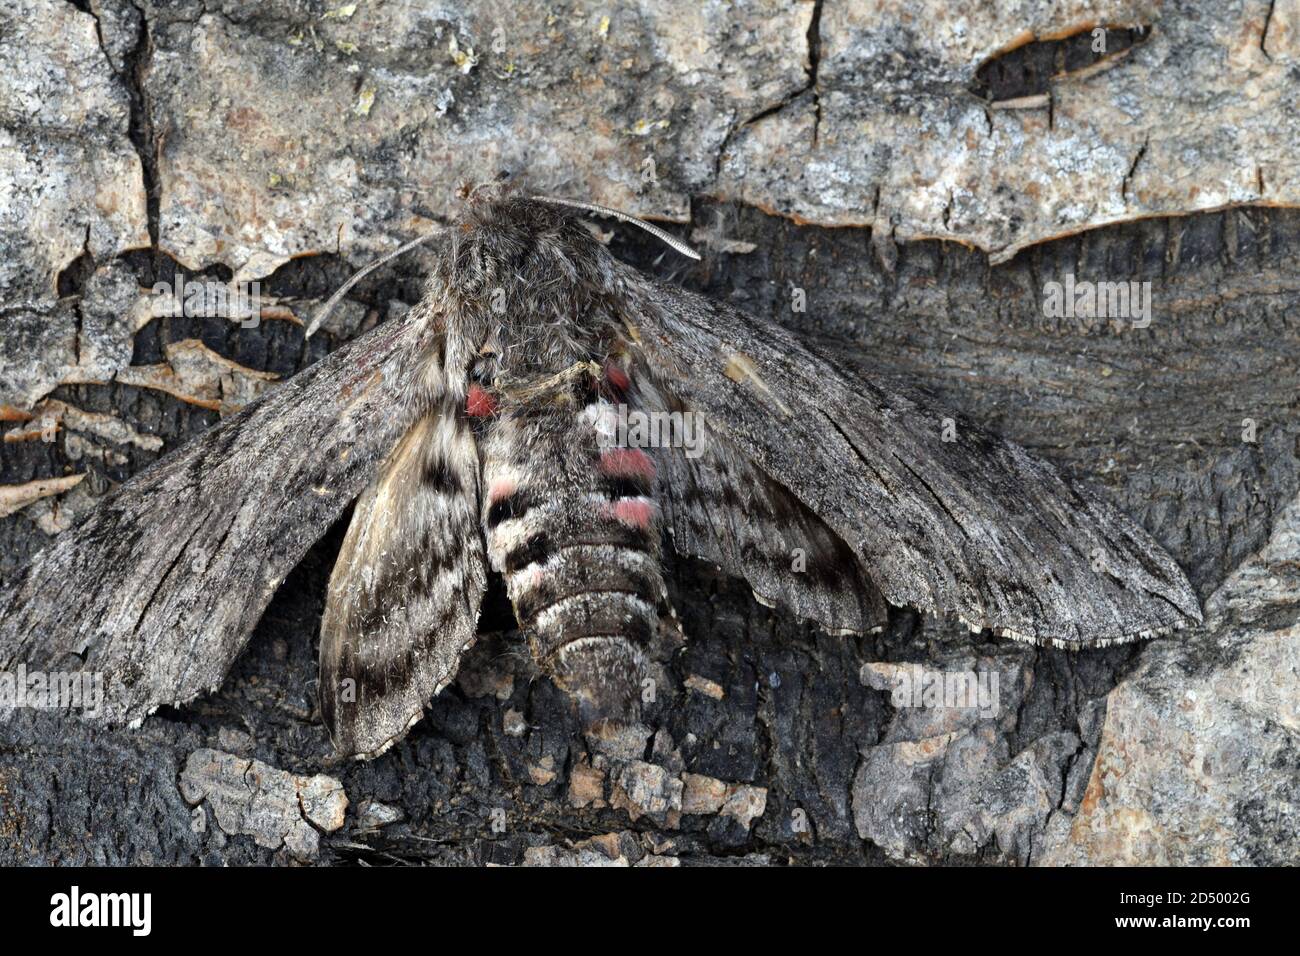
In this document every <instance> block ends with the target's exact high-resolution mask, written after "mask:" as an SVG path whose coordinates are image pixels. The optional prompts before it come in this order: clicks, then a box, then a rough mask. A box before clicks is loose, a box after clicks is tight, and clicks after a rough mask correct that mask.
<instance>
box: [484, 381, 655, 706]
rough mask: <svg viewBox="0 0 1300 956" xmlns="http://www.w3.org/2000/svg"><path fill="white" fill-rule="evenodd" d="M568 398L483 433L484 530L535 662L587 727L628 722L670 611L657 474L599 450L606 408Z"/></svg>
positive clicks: (539, 401) (558, 393) (551, 395)
mask: <svg viewBox="0 0 1300 956" xmlns="http://www.w3.org/2000/svg"><path fill="white" fill-rule="evenodd" d="M582 401H584V399H581V398H576V397H574V394H573V393H572V392H571V391H569V390H567V389H557V390H555V391H551V392H548V393H546V394H544V395H540V396H536V397H534V398H533V399H532V400H530V401H529V402H528V403H527V404H524V405H518V406H515V407H513V408H507V409H503V410H502V411H501V412H500V413H499V414H497V415H496V416H495V417H493V418H492V420H491V421H490V423H488V424H487V425H486V427H485V428H484V430H483V432H484V433H483V436H482V439H481V441H480V445H479V448H480V454H481V457H482V462H483V480H484V481H483V487H484V494H483V528H484V532H485V535H486V538H487V546H488V556H489V559H490V561H491V563H492V566H493V567H494V568H495V569H496V570H497V571H498V572H499V573H500V574H501V575H502V576H503V577H504V578H505V582H506V590H507V593H508V594H509V596H510V600H511V602H512V603H513V604H514V608H515V614H516V617H517V618H518V620H519V624H520V626H521V627H522V628H523V629H524V631H525V633H526V634H527V636H528V642H529V648H530V650H531V651H532V654H533V657H534V659H535V660H536V661H537V663H538V664H539V665H540V666H541V668H542V669H543V671H544V672H545V673H547V674H548V675H549V676H550V677H551V678H552V679H553V680H554V681H555V682H556V683H557V684H558V685H559V686H560V687H561V688H562V689H564V690H565V691H566V692H568V693H569V694H570V695H572V696H573V697H574V698H575V699H576V700H577V702H578V704H579V707H580V710H581V711H582V712H583V714H584V716H585V717H587V718H588V719H597V718H600V717H616V718H630V717H632V716H634V715H635V713H636V708H637V704H638V701H639V694H640V687H641V680H642V675H643V673H644V668H645V656H644V653H643V650H642V649H643V648H644V647H645V646H646V645H647V644H648V642H649V641H650V639H651V637H652V636H653V634H654V630H655V628H656V627H657V626H658V622H659V617H660V612H661V610H663V609H666V607H667V597H666V594H665V591H664V584H663V577H662V575H661V572H660V562H659V556H660V552H659V512H658V508H657V506H656V504H655V466H654V463H653V460H652V459H651V458H650V457H649V456H648V455H647V454H646V453H645V452H644V451H641V450H640V449H634V448H617V447H609V448H606V447H602V443H601V442H599V441H598V438H597V431H596V428H595V424H596V421H597V418H598V417H600V416H602V415H603V416H608V415H610V414H611V413H612V406H611V405H610V404H609V403H608V402H606V401H604V400H601V399H595V398H593V399H590V401H591V404H589V405H587V406H586V407H583V405H582Z"/></svg>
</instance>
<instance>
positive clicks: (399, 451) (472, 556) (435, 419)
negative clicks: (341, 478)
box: [320, 410, 487, 758]
mask: <svg viewBox="0 0 1300 956" xmlns="http://www.w3.org/2000/svg"><path fill="white" fill-rule="evenodd" d="M486 581H487V569H486V559H485V556H484V544H483V537H482V532H481V531H480V528H479V461H478V452H477V450H476V448H475V443H474V436H473V433H472V432H471V431H470V429H469V427H468V426H467V425H466V424H465V423H464V421H463V420H460V419H459V418H458V417H457V416H456V415H455V413H454V411H452V410H448V413H446V414H443V415H435V414H431V415H427V416H424V417H422V418H421V419H420V420H419V421H417V422H416V423H415V425H414V426H412V428H411V430H410V431H409V432H407V434H406V435H405V436H404V437H403V438H402V440H401V441H400V442H399V443H398V445H397V447H396V448H395V449H393V452H392V454H391V455H390V456H389V458H388V460H387V461H386V462H385V463H384V467H383V469H382V472H381V473H380V475H379V476H378V477H377V478H376V479H375V480H374V481H373V482H371V484H370V486H369V487H368V488H367V489H366V490H365V492H364V493H363V494H362V495H361V497H360V499H358V501H357V505H356V508H355V509H354V510H353V512H352V523H351V524H350V525H349V526H348V533H347V537H346V538H345V539H344V542H343V547H342V549H341V550H340V551H339V556H338V560H337V561H336V562H335V564H334V573H333V575H332V576H331V578H330V586H329V596H328V598H327V600H326V605H325V617H324V619H323V620H322V621H321V644H320V707H321V715H322V716H323V717H324V719H325V725H326V726H327V727H328V728H329V730H330V736H331V737H332V738H333V739H334V746H335V748H336V749H337V750H338V751H339V752H340V753H342V754H354V755H357V756H360V757H366V758H370V757H374V756H377V755H378V754H380V753H382V752H383V751H384V750H386V749H387V748H388V747H389V746H391V745H392V744H393V743H395V742H396V741H397V740H398V739H400V738H401V737H402V736H403V735H404V734H405V733H406V731H407V730H408V729H409V728H410V727H411V725H412V724H414V723H415V722H416V721H417V720H419V719H420V716H421V714H422V713H423V712H424V705H425V704H426V703H427V702H428V700H429V698H430V697H432V696H433V695H434V694H436V693H437V692H438V691H439V690H441V689H442V688H443V687H444V686H445V685H446V684H447V682H448V681H450V680H451V679H452V677H453V676H454V675H455V673H456V667H457V664H458V663H459V660H460V655H461V653H462V652H463V651H464V650H465V648H467V647H468V646H469V645H470V644H471V643H473V641H474V635H475V631H476V630H477V625H478V612H479V604H480V601H481V600H482V597H483V590H484V587H485V586H486Z"/></svg>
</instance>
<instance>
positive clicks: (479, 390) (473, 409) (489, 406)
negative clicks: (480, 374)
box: [465, 385, 497, 418]
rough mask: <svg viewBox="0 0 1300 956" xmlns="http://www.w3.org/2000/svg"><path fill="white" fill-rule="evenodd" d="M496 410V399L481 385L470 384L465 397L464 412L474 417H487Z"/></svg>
mask: <svg viewBox="0 0 1300 956" xmlns="http://www.w3.org/2000/svg"><path fill="white" fill-rule="evenodd" d="M496 410H497V400H496V396H494V395H493V394H492V393H491V392H489V391H488V390H487V389H485V388H484V387H483V386H481V385H471V386H470V387H469V395H467V396H466V397H465V413H466V414H467V415H471V416H473V417H474V418H487V417H488V416H489V415H491V414H493V413H494V412H496Z"/></svg>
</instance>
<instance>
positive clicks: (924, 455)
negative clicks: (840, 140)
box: [625, 268, 1201, 647]
mask: <svg viewBox="0 0 1300 956" xmlns="http://www.w3.org/2000/svg"><path fill="white" fill-rule="evenodd" d="M625 276H626V278H627V281H628V284H629V293H628V298H627V302H628V303H629V313H630V314H628V315H627V316H626V317H625V318H626V320H627V322H628V324H629V330H628V331H629V335H630V336H631V338H632V339H633V341H634V342H635V343H637V345H636V347H635V349H634V350H635V351H639V352H640V354H641V355H642V356H643V357H644V360H645V363H646V365H647V366H648V367H649V368H650V369H653V370H654V373H655V375H656V376H657V377H658V381H659V384H660V387H661V388H662V390H663V391H665V392H667V393H669V394H671V395H672V396H673V397H674V398H676V399H677V400H680V401H681V402H682V403H683V404H684V405H685V406H686V407H689V408H692V409H696V410H698V411H700V412H701V413H702V414H703V415H704V421H705V429H706V435H707V434H708V433H709V432H710V431H712V432H713V433H717V434H720V435H722V436H723V437H724V438H725V439H726V440H727V441H729V442H731V443H733V444H734V445H735V446H736V448H738V449H739V450H740V452H741V453H743V454H744V456H745V457H746V458H748V459H749V460H750V461H751V462H753V464H754V465H755V466H756V467H757V468H759V469H760V470H761V471H762V472H763V473H764V474H766V475H768V476H770V477H771V478H772V479H773V480H775V481H776V482H778V483H779V484H780V485H782V486H783V487H784V488H786V489H788V490H789V491H790V492H791V493H792V494H793V495H794V496H795V497H796V498H798V499H799V500H800V501H801V502H802V503H803V504H804V505H806V506H807V507H808V508H809V509H810V510H811V511H812V512H813V513H815V514H816V515H817V516H818V517H819V518H821V519H822V520H823V521H824V522H826V524H827V525H828V526H829V527H830V528H831V529H832V530H833V531H834V532H835V533H836V534H838V535H839V536H840V537H841V538H843V539H844V540H845V541H846V542H848V543H849V545H850V546H851V547H852V548H853V550H854V551H855V552H856V553H857V554H858V556H859V558H860V561H861V564H862V567H863V569H864V570H865V572H866V573H867V574H869V575H870V576H871V578H872V580H873V581H874V582H875V584H876V585H877V587H878V588H879V590H880V591H881V593H882V594H883V595H884V597H885V598H886V600H888V601H889V602H890V603H892V604H895V605H900V606H910V607H914V608H917V609H919V610H922V611H927V612H936V613H938V612H951V613H955V614H957V615H959V616H960V617H961V618H962V619H963V620H964V621H965V622H966V623H967V624H968V625H970V626H971V627H972V628H985V627H988V628H992V629H993V630H994V631H996V632H997V633H999V634H1002V635H1004V636H1008V637H1014V638H1017V639H1021V640H1031V641H1034V642H1037V643H1045V644H1055V645H1058V646H1065V647H1085V646H1093V645H1101V644H1107V643H1110V642H1113V641H1123V640H1131V639H1135V638H1139V637H1149V636H1152V635H1154V634H1156V633H1159V632H1163V631H1166V630H1169V629H1172V628H1177V627H1181V626H1184V625H1186V624H1189V623H1193V622H1199V621H1200V620H1201V612H1200V607H1199V603H1198V601H1197V599H1196V596H1195V594H1194V593H1193V591H1192V589H1191V586H1190V585H1189V584H1188V582H1187V579H1186V577H1185V576H1184V575H1183V573H1182V571H1181V570H1180V569H1179V567H1178V566H1177V564H1175V562H1174V561H1173V559H1172V558H1170V556H1169V555H1168V554H1167V553H1166V552H1165V551H1164V550H1163V549H1162V548H1161V547H1160V546H1159V545H1158V544H1156V543H1155V541H1153V540H1152V539H1151V537H1150V536H1149V535H1148V534H1146V532H1144V531H1143V530H1142V529H1141V528H1139V527H1137V526H1136V525H1135V524H1134V523H1133V522H1132V521H1131V520H1129V519H1128V518H1127V517H1125V516H1124V515H1122V514H1120V513H1119V512H1118V511H1116V510H1115V509H1114V508H1112V507H1110V506H1108V505H1107V504H1106V503H1104V502H1103V501H1102V500H1101V499H1100V498H1098V497H1097V496H1096V495H1095V494H1094V493H1092V492H1091V491H1089V490H1088V489H1086V488H1084V487H1081V486H1079V485H1075V484H1073V483H1071V482H1069V481H1066V480H1065V479H1063V478H1062V477H1061V476H1060V475H1059V474H1058V473H1057V472H1056V471H1055V470H1054V469H1053V468H1052V467H1051V466H1049V465H1048V464H1046V463H1045V462H1042V461H1040V460H1038V459H1036V458H1034V457H1032V456H1031V455H1029V454H1028V453H1027V452H1026V451H1025V450H1024V449H1022V448H1020V447H1019V446H1017V445H1015V444H1013V443H1011V442H1009V441H1005V440H1003V439H1001V438H999V437H997V436H994V435H991V434H989V433H988V432H985V431H983V430H982V429H980V428H978V427H977V426H975V425H973V424H970V423H968V422H966V421H964V420H962V419H961V418H960V416H956V415H953V416H945V415H944V414H943V413H942V412H940V411H938V410H936V409H934V408H931V407H928V406H927V405H926V404H923V403H921V402H919V401H918V400H916V399H915V398H913V397H910V396H909V395H907V394H905V393H904V391H903V390H900V389H896V388H894V387H892V386H890V385H888V384H886V383H884V382H882V381H868V380H865V379H863V378H861V377H859V376H857V375H855V374H853V373H852V372H849V371H847V370H846V369H845V368H843V367H841V366H840V365H838V364H837V363H835V362H834V361H833V360H831V359H829V358H827V357H825V356H823V355H821V354H819V353H817V352H815V351H813V350H812V349H810V348H808V347H805V346H804V345H803V344H801V343H800V342H799V340H798V339H797V338H796V337H795V336H793V335H792V334H791V333H790V332H788V331H786V330H784V329H782V328H780V327H778V326H776V325H774V324H771V323H768V322H761V321H758V320H756V319H753V318H751V317H749V316H746V315H744V314H743V313H741V312H738V311H737V310H735V309H732V308H729V307H727V306H725V305H722V304H720V303H716V302H712V301H710V300H708V299H705V298H702V297H700V296H697V295H694V294H692V293H689V292H686V291H684V290H682V289H679V288H676V287H674V286H671V285H669V284H667V283H662V282H658V281H654V280H649V279H646V278H645V277H643V276H641V275H640V274H639V273H636V272H634V271H633V270H631V269H630V268H629V269H627V270H626V272H625ZM945 417H951V418H952V419H953V420H954V425H955V429H956V431H955V435H951V436H947V437H952V438H953V439H954V440H951V441H945V440H944V439H945V437H946V436H945V433H944V425H945V423H944V418H945Z"/></svg>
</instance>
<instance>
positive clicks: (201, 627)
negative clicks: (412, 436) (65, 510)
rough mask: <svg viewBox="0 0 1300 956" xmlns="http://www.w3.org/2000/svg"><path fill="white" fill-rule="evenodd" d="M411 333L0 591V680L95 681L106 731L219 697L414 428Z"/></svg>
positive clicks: (335, 368)
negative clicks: (262, 621)
mask: <svg viewBox="0 0 1300 956" xmlns="http://www.w3.org/2000/svg"><path fill="white" fill-rule="evenodd" d="M420 328H421V323H418V322H416V321H414V320H407V321H403V322H400V323H399V322H395V323H386V324H385V325H381V326H380V327H379V328H377V329H374V330H373V331H371V332H369V333H368V334H366V335H365V336H363V337H361V338H360V339H358V340H357V341H355V342H352V343H350V344H348V345H346V346H344V347H343V348H341V349H338V350H337V351H335V352H334V353H332V354H331V355H329V356H327V357H326V358H325V359H323V360H321V361H320V362H318V363H317V364H316V365H313V366H312V367H311V368H309V369H306V370H304V371H303V372H301V373H299V374H298V375H295V376H294V377H293V378H291V379H289V380H288V381H287V382H285V383H284V384H283V385H281V386H280V387H278V388H276V389H275V390H274V391H272V392H270V393H268V394H267V395H265V396H264V397H262V398H261V399H259V400H258V401H256V402H254V403H253V404H251V405H249V406H248V407H247V408H245V409H244V410H243V411H241V412H240V413H239V414H238V415H236V416H234V417H232V418H230V419H228V420H226V421H224V422H222V423H220V424H219V425H217V426H215V427H214V428H212V429H211V430H210V431H208V432H206V433H204V434H203V435H201V436H199V437H198V438H196V439H194V440H193V441H191V442H189V443H188V444H186V445H184V446H183V447H181V448H180V449H178V450H177V451H176V452H174V453H172V454H170V455H168V456H166V457H165V458H163V459H162V460H160V461H158V462H156V463H154V464H153V465H151V466H150V467H149V468H147V469H146V470H145V471H143V472H141V473H140V474H139V475H136V476H135V477H133V478H132V479H131V480H130V481H128V482H126V483H125V484H123V485H122V486H121V487H120V488H118V489H116V490H115V491H114V492H113V493H112V494H111V495H110V496H109V497H108V498H107V499H105V501H104V502H103V503H102V504H101V505H100V507H99V508H97V509H96V510H95V511H94V512H93V513H92V514H91V515H90V516H89V517H88V518H87V519H86V520H85V522H83V523H82V524H81V525H80V526H78V527H77V528H75V529H72V530H70V531H67V532H64V533H63V534H61V535H60V536H59V537H58V538H57V539H56V540H55V541H54V542H53V543H52V544H51V545H50V546H49V547H48V548H46V549H45V550H43V551H41V552H40V553H39V554H37V555H36V557H35V558H34V559H33V560H32V562H31V563H30V564H29V565H28V566H26V567H25V568H24V569H23V570H22V571H20V572H19V574H18V575H17V576H16V577H15V578H14V579H13V580H11V581H9V582H7V583H6V585H5V587H4V588H3V590H0V670H13V669H14V668H15V667H16V666H17V665H18V664H20V663H25V664H26V665H27V667H28V668H29V669H40V670H46V671H63V670H86V671H98V672H101V673H102V674H103V675H104V682H105V686H104V698H105V699H104V705H103V708H102V712H101V716H103V717H105V718H106V719H108V720H110V721H113V722H138V721H139V720H141V719H143V718H144V717H146V716H147V715H148V714H149V713H151V712H152V711H153V710H154V709H156V708H157V707H158V706H159V705H162V704H172V703H183V702H185V701H189V700H192V699H194V698H195V697H197V696H199V695H200V694H203V693H205V692H207V691H210V690H213V689H215V688H216V687H217V686H218V685H219V684H220V683H221V680H222V679H223V677H224V676H225V673H226V671H227V669H228V668H229V666H230V664H231V662H232V661H233V660H234V658H235V656H236V655H237V654H238V653H239V651H240V650H241V649H242V648H243V646H244V644H245V643H246V642H247V640H248V637H249V635H250V634H251V632H252V630H253V628H254V626H255V625H256V624H257V621H258V619H259V618H260V617H261V614H262V611H263V610H264V609H265V607H266V605H267V603H268V602H269V601H270V599H271V596H272V595H273V594H274V592H275V589H276V587H277V586H278V585H279V584H280V582H281V581H282V580H283V579H284V577H285V575H287V574H288V573H289V571H290V570H291V569H292V568H293V567H294V566H295V565H296V564H297V563H298V561H299V560H300V559H301V558H302V556H303V555H304V554H305V553H306V551H307V549H308V548H310V547H311V546H312V544H314V543H315V542H316V540H317V539H318V538H320V536H321V535H322V534H323V533H324V532H325V531H326V530H327V529H328V528H329V526H330V524H331V523H332V522H333V521H334V520H336V519H337V518H338V516H339V515H340V514H341V513H342V512H343V510H344V509H345V508H346V507H347V505H348V503H349V502H350V501H352V499H353V498H355V497H356V496H357V494H359V493H360V491H361V490H362V488H364V487H365V485H366V483H367V482H369V481H370V478H371V476H372V474H373V473H374V471H375V469H376V468H377V467H378V465H379V462H381V461H382V460H383V458H384V456H385V455H387V454H388V452H389V450H390V449H391V448H392V446H393V444H394V443H395V442H396V440H397V438H398V437H399V436H400V435H401V434H402V431H403V430H404V428H405V426H406V425H407V424H408V422H406V421H404V420H403V417H404V413H403V412H402V411H401V409H402V408H403V398H404V395H403V388H402V382H403V379H404V376H403V374H402V368H403V365H404V362H405V361H406V358H407V356H408V354H409V353H410V352H411V351H412V349H413V348H414V347H415V344H416V341H415V340H416V339H417V337H418V336H420V335H421V334H423V333H422V332H421V331H420Z"/></svg>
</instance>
